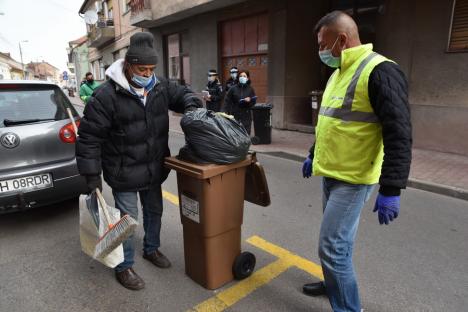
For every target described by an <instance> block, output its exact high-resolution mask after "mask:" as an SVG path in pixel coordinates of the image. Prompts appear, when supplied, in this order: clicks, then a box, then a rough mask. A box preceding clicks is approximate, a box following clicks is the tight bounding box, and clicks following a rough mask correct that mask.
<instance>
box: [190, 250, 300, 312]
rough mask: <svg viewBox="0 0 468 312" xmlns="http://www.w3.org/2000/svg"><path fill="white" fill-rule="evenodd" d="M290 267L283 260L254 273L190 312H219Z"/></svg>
mask: <svg viewBox="0 0 468 312" xmlns="http://www.w3.org/2000/svg"><path fill="white" fill-rule="evenodd" d="M290 267H291V265H290V263H288V262H287V261H285V260H283V259H278V260H276V261H275V262H273V263H270V264H269V265H267V266H265V267H263V268H261V269H260V270H258V271H256V272H254V273H253V274H252V276H250V277H249V278H247V279H245V280H242V281H240V282H238V283H237V284H236V285H234V286H232V287H229V288H228V289H226V290H223V291H222V292H220V293H219V294H217V295H216V296H214V297H212V298H210V299H208V300H206V301H204V302H202V303H200V304H199V305H197V306H196V307H195V308H194V309H193V310H192V311H197V312H218V311H219V312H220V311H224V310H225V309H227V308H228V307H230V306H232V305H234V304H235V303H237V302H238V301H239V300H241V299H243V298H244V297H246V296H248V295H249V294H250V293H252V292H253V291H254V290H256V289H257V288H259V287H261V286H263V285H265V284H268V283H269V282H270V281H271V280H273V279H274V278H276V277H277V276H278V275H280V274H281V273H283V272H284V271H286V270H287V269H288V268H290Z"/></svg>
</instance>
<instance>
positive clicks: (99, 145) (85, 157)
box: [76, 32, 202, 290]
mask: <svg viewBox="0 0 468 312" xmlns="http://www.w3.org/2000/svg"><path fill="white" fill-rule="evenodd" d="M153 41H154V39H153V36H152V35H151V34H150V33H147V32H141V33H137V34H135V35H133V36H132V37H131V38H130V46H129V48H128V51H127V54H126V56H125V60H118V61H116V62H115V63H114V64H112V65H111V66H110V67H109V68H108V69H107V71H106V75H107V76H108V78H109V80H108V81H106V82H105V83H104V84H102V85H101V86H100V87H99V88H98V89H97V90H95V91H94V93H93V95H92V96H91V98H90V99H89V102H88V104H87V105H86V108H85V110H84V116H83V118H82V119H81V123H80V127H79V138H78V143H77V145H76V159H77V163H78V169H79V172H80V174H81V175H83V176H85V177H86V180H87V184H88V188H89V191H90V192H91V191H93V190H95V189H96V188H100V189H101V188H102V185H101V172H102V173H103V176H104V180H105V181H106V182H107V184H109V186H110V187H111V188H112V193H113V195H114V199H115V205H116V207H117V208H118V209H119V210H120V211H121V213H122V215H124V214H129V215H130V216H132V217H133V218H134V219H138V207H137V194H138V193H139V195H140V201H141V204H142V210H143V228H144V231H145V237H144V241H143V258H145V259H147V260H148V261H150V262H152V263H153V264H154V265H156V266H158V267H160V268H168V267H170V265H171V264H170V262H169V260H168V259H167V258H166V257H165V256H164V255H163V254H162V253H161V252H160V251H159V246H160V238H159V236H160V230H161V216H162V211H163V206H162V205H163V203H162V195H161V184H162V183H163V182H164V180H165V179H166V178H167V175H168V174H169V171H168V170H167V169H165V168H164V157H166V156H169V154H170V152H169V147H168V132H169V116H168V110H169V109H170V110H173V111H175V112H178V113H183V112H184V111H187V110H192V109H196V108H198V107H201V106H202V103H201V101H200V100H199V99H198V98H197V97H196V96H195V95H194V93H193V92H192V91H190V90H189V89H187V88H186V87H183V86H179V85H177V84H175V83H173V82H169V81H168V80H166V79H163V78H160V77H156V76H155V74H154V69H155V67H156V64H157V54H156V50H155V49H154V46H153ZM123 247H124V257H125V259H124V262H122V263H120V264H119V265H118V266H117V267H116V268H115V273H116V278H117V280H118V281H119V282H120V283H121V284H122V285H123V286H124V287H126V288H128V289H133V290H138V289H142V288H143V287H144V281H143V280H142V279H141V278H140V277H139V276H138V275H137V274H136V273H135V271H133V269H132V267H133V263H134V260H133V258H134V253H135V246H134V242H133V237H131V238H129V239H128V240H127V241H125V242H124V244H123Z"/></svg>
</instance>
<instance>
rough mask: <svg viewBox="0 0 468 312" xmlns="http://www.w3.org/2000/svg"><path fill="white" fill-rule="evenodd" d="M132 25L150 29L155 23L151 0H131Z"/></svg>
mask: <svg viewBox="0 0 468 312" xmlns="http://www.w3.org/2000/svg"><path fill="white" fill-rule="evenodd" d="M129 5H130V10H131V14H130V24H132V25H133V26H137V27H143V28H148V27H150V26H151V22H152V21H153V12H152V11H151V2H150V0H131V1H130V3H129Z"/></svg>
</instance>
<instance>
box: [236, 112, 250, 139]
mask: <svg viewBox="0 0 468 312" xmlns="http://www.w3.org/2000/svg"><path fill="white" fill-rule="evenodd" d="M234 118H235V119H236V120H237V121H238V122H240V123H241V124H242V125H243V126H244V128H245V130H247V133H248V134H249V135H250V128H252V111H251V110H250V109H249V110H244V111H241V112H237V113H234Z"/></svg>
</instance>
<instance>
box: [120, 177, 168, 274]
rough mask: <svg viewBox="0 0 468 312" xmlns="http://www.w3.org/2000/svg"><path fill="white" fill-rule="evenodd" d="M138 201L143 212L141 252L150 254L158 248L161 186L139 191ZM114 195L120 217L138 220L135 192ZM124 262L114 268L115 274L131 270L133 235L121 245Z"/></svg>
mask: <svg viewBox="0 0 468 312" xmlns="http://www.w3.org/2000/svg"><path fill="white" fill-rule="evenodd" d="M139 193H140V201H141V206H142V210H143V229H144V230H145V237H144V239H143V252H144V253H146V254H150V253H152V252H155V251H156V250H157V249H158V248H159V246H160V240H159V235H160V233H161V217H162V212H163V203H162V194H161V185H153V186H150V188H149V189H148V190H144V191H140V192H139ZM112 194H114V200H115V206H116V208H117V209H119V210H120V212H121V214H122V215H125V214H128V215H130V216H131V217H132V218H134V219H135V220H138V198H137V192H116V191H112ZM123 250H124V262H122V263H120V264H119V265H118V266H116V267H115V270H116V271H117V272H121V271H123V270H126V269H128V268H131V267H132V266H133V263H134V260H133V258H134V255H135V242H134V235H132V236H130V237H129V238H128V239H127V240H126V241H125V242H124V243H123Z"/></svg>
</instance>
